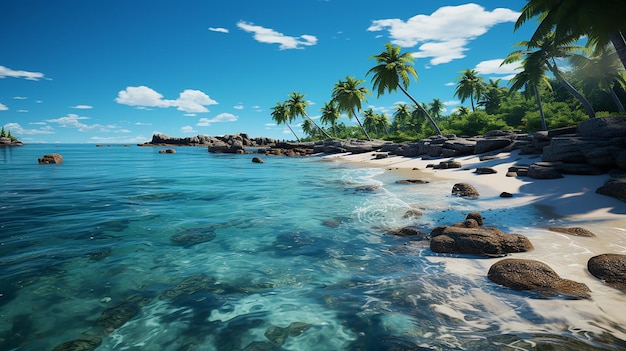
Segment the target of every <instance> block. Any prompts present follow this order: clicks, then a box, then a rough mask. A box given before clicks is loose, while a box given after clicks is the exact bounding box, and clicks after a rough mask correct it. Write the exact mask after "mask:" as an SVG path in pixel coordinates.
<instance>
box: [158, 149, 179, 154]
mask: <svg viewBox="0 0 626 351" xmlns="http://www.w3.org/2000/svg"><path fill="white" fill-rule="evenodd" d="M159 153H160V154H175V153H176V150H174V149H165V150H159Z"/></svg>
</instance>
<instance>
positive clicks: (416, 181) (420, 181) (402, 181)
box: [396, 179, 430, 184]
mask: <svg viewBox="0 0 626 351" xmlns="http://www.w3.org/2000/svg"><path fill="white" fill-rule="evenodd" d="M396 183H397V184H428V183H430V182H429V181H427V180H423V179H400V180H396Z"/></svg>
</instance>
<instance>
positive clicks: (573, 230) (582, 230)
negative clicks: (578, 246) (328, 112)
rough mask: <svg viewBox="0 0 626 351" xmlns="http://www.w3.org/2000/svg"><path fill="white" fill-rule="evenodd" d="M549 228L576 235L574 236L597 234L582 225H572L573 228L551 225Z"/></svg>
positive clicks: (589, 236) (592, 235)
mask: <svg viewBox="0 0 626 351" xmlns="http://www.w3.org/2000/svg"><path fill="white" fill-rule="evenodd" d="M548 230H549V231H552V232H557V233H563V234H568V235H574V236H584V237H588V238H591V237H595V236H596V235H595V234H594V233H592V232H591V231H589V230H587V229H585V228H581V227H572V228H561V227H549V228H548Z"/></svg>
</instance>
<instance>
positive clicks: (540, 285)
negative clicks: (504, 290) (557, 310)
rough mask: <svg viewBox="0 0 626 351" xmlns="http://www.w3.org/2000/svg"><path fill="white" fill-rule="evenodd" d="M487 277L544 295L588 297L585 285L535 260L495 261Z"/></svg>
mask: <svg viewBox="0 0 626 351" xmlns="http://www.w3.org/2000/svg"><path fill="white" fill-rule="evenodd" d="M487 277H488V278H489V280H491V281H492V282H494V283H496V284H499V285H502V286H506V287H508V288H511V289H513V290H529V291H533V292H537V293H540V294H542V295H545V296H556V295H563V296H567V297H572V298H577V299H581V298H589V297H590V296H589V293H590V292H591V290H590V289H589V287H587V285H585V284H583V283H579V282H575V281H573V280H569V279H563V278H561V277H560V276H559V275H558V274H557V273H556V272H555V271H554V270H553V269H552V268H550V266H548V265H547V264H545V263H543V262H539V261H535V260H525V259H515V258H507V259H503V260H501V261H498V262H496V263H495V264H493V265H492V266H491V268H490V269H489V273H488V274H487Z"/></svg>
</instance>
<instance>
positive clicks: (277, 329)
mask: <svg viewBox="0 0 626 351" xmlns="http://www.w3.org/2000/svg"><path fill="white" fill-rule="evenodd" d="M158 150H159V148H150V147H136V146H129V147H124V146H110V147H95V146H94V145H27V146H24V147H20V148H4V149H0V175H1V177H2V178H1V182H0V294H1V296H0V349H2V350H52V349H53V348H54V347H55V346H57V345H60V344H62V343H64V342H66V341H70V340H76V339H80V338H83V339H84V338H89V337H91V338H92V339H94V338H98V339H99V340H100V342H101V344H100V345H99V346H98V348H96V350H243V349H247V350H277V349H282V350H387V349H390V350H392V349H393V350H430V349H432V350H478V349H481V350H535V349H541V348H542V347H549V346H552V347H554V348H555V349H564V350H567V349H589V350H592V349H598V350H599V349H607V350H611V349H614V350H618V349H624V348H626V342H624V339H625V335H626V330H624V327H622V325H624V320H623V316H622V315H624V314H626V313H624V312H626V299H625V298H624V296H623V294H620V293H618V292H617V291H614V290H613V289H611V288H607V287H605V286H603V285H602V284H601V283H599V282H595V281H594V280H593V279H591V278H585V280H584V282H585V283H588V284H589V285H590V287H591V289H592V290H593V291H594V295H593V300H592V301H579V300H556V299H550V300H545V299H539V298H537V297H536V296H532V295H529V294H525V293H518V292H512V291H510V290H508V289H505V288H502V287H498V286H495V285H494V284H492V283H491V282H489V281H488V279H487V278H486V272H487V270H488V268H489V266H490V265H491V264H492V263H493V262H495V261H493V260H489V259H467V258H464V257H451V256H445V255H436V254H433V253H432V252H431V251H430V250H429V249H428V246H427V243H424V242H417V241H411V239H410V238H406V237H404V238H402V237H395V236H392V235H388V234H386V233H387V231H389V230H393V229H398V228H401V227H404V226H407V225H416V226H418V227H420V228H422V229H423V231H424V232H426V233H427V232H429V231H430V230H431V229H432V228H433V227H434V226H436V225H439V224H446V225H449V224H452V223H454V222H458V221H461V220H463V219H464V217H465V215H466V214H467V212H469V211H474V210H479V211H481V212H482V213H483V215H484V217H486V220H487V222H488V224H490V225H494V226H498V227H499V228H501V229H502V230H504V231H507V232H518V233H522V234H525V235H528V236H529V237H530V239H531V241H533V243H534V244H535V246H536V247H537V248H538V249H537V250H536V252H533V253H528V254H524V255H525V256H526V257H529V258H535V259H549V260H550V262H551V265H552V263H555V264H559V266H558V267H555V266H553V268H555V269H556V270H557V272H559V273H561V275H562V276H564V277H568V275H572V274H578V275H580V274H581V273H580V272H582V270H583V269H584V267H581V266H582V263H581V262H582V261H581V260H582V258H584V257H585V256H587V257H590V256H589V254H592V253H593V252H589V249H587V247H589V246H592V247H593V245H590V243H589V242H585V240H589V239H587V238H569V237H564V236H562V235H557V234H555V233H551V232H547V231H541V230H537V229H536V228H535V227H537V226H541V225H543V224H545V223H553V224H554V223H557V224H558V220H556V219H551V218H546V217H545V214H544V213H541V212H538V211H537V210H535V209H534V208H532V207H523V208H516V209H493V210H490V209H489V208H490V207H489V206H490V205H489V203H488V201H497V199H482V200H480V201H468V200H465V199H458V198H454V197H452V196H450V195H448V194H449V193H450V189H451V186H452V184H453V183H450V182H438V183H431V184H426V185H408V186H407V185H401V184H395V180H397V179H399V178H398V177H399V176H398V175H396V174H391V173H385V172H383V171H382V170H381V169H374V168H372V169H368V168H354V167H352V166H350V165H346V164H341V163H337V162H336V161H328V160H326V161H325V160H322V159H321V158H319V157H310V158H282V157H264V159H265V161H266V163H264V164H254V163H252V162H251V158H252V156H251V155H214V154H209V153H208V152H207V151H206V149H205V148H192V147H182V148H177V149H176V150H177V153H176V154H173V155H172V154H158ZM52 152H57V153H60V154H62V155H63V157H64V159H65V162H64V163H63V164H61V165H38V164H37V158H38V157H41V156H42V155H43V154H46V153H52ZM495 207H497V206H495ZM410 209H419V210H421V211H422V212H423V213H424V215H423V216H422V217H420V218H415V217H413V218H411V217H409V218H406V217H405V214H406V213H407V211H408V210H410ZM592 230H593V231H594V232H596V234H598V235H599V236H602V235H606V236H607V237H610V238H611V240H610V242H609V243H606V245H597V246H598V247H597V248H596V247H594V249H593V250H598V251H601V252H597V253H603V252H602V251H603V250H604V251H606V250H611V251H610V252H623V251H626V238H625V237H626V235H625V234H624V232H623V230H622V229H620V228H605V227H602V226H598V227H597V228H592ZM181 238H182V239H181ZM184 239H191V240H194V239H195V240H198V241H203V240H206V241H205V242H199V243H187V244H185V243H181V242H180V240H184ZM597 253H596V254H597ZM102 316H105V317H107V316H108V318H103V317H102ZM620 318H622V319H620Z"/></svg>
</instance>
